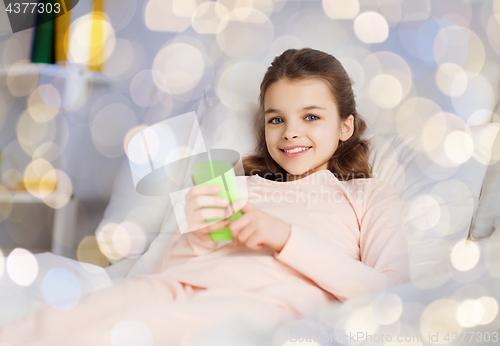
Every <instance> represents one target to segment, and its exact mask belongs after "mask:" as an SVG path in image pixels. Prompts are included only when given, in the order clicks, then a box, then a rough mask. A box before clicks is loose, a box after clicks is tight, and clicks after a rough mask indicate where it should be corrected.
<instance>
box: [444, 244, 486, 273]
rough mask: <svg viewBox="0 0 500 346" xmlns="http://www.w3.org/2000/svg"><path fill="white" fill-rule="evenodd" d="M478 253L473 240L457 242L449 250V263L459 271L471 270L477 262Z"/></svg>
mask: <svg viewBox="0 0 500 346" xmlns="http://www.w3.org/2000/svg"><path fill="white" fill-rule="evenodd" d="M480 254H481V252H480V249H479V246H478V245H477V244H476V243H475V242H472V241H467V242H458V243H457V244H455V246H454V247H453V249H452V251H451V263H452V264H453V266H454V267H455V268H456V269H457V270H459V271H467V270H471V269H472V268H474V267H475V266H476V264H477V263H478V261H479V256H480Z"/></svg>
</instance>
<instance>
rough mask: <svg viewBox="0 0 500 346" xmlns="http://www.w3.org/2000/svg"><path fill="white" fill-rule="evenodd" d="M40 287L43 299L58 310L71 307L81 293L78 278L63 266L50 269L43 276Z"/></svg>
mask: <svg viewBox="0 0 500 346" xmlns="http://www.w3.org/2000/svg"><path fill="white" fill-rule="evenodd" d="M41 289H42V294H43V298H44V299H45V301H46V302H47V303H48V304H49V305H50V306H52V307H53V308H56V309H58V310H71V309H73V308H74V307H75V306H76V304H77V303H78V301H79V300H80V297H81V295H82V286H81V283H80V280H79V279H78V277H77V276H76V275H75V274H74V273H73V272H71V271H70V270H68V269H65V268H52V269H50V270H49V271H48V272H47V273H46V274H45V276H44V277H43V281H42V287H41Z"/></svg>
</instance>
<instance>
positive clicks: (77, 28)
mask: <svg viewBox="0 0 500 346" xmlns="http://www.w3.org/2000/svg"><path fill="white" fill-rule="evenodd" d="M94 20H96V21H99V22H100V25H101V26H102V27H103V28H104V44H103V46H104V47H105V49H104V50H103V56H104V60H105V61H106V59H107V58H108V57H109V56H110V55H111V54H112V53H113V50H114V47H115V43H116V37H115V31H114V29H113V27H112V26H111V24H110V23H109V18H107V15H104V16H103V15H102V13H101V14H100V15H99V16H98V18H97V19H95V18H94V16H93V15H92V14H87V15H83V16H81V17H79V18H77V19H76V20H75V21H74V22H72V23H71V27H70V37H69V40H68V42H69V48H68V58H69V61H71V62H73V63H75V64H85V65H86V64H88V63H89V61H90V59H91V58H93V57H91V56H90V54H89V52H90V47H91V46H92V41H91V38H90V35H91V32H92V23H93V21H94ZM96 54H98V51H97V50H96Z"/></svg>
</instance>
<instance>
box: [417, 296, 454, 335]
mask: <svg viewBox="0 0 500 346" xmlns="http://www.w3.org/2000/svg"><path fill="white" fill-rule="evenodd" d="M457 307H458V302H456V301H455V300H453V299H447V298H442V299H438V300H435V301H433V302H432V303H430V304H429V305H428V306H427V307H426V308H425V310H424V312H423V313H422V316H421V317H420V334H421V335H436V334H439V335H446V333H447V332H449V331H451V330H453V331H454V332H456V333H460V332H461V331H462V330H463V328H462V326H461V325H460V324H459V323H458V321H457V319H456V317H455V311H456V309H457ZM441 342H444V341H443V340H442V339H441Z"/></svg>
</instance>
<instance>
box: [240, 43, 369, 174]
mask: <svg viewBox="0 0 500 346" xmlns="http://www.w3.org/2000/svg"><path fill="white" fill-rule="evenodd" d="M307 78H316V79H319V80H322V81H323V82H325V83H326V85H327V86H328V87H329V88H330V90H331V92H332V95H333V98H334V100H335V103H336V105H337V109H338V113H339V116H340V118H341V119H347V118H348V117H349V115H351V114H352V115H353V116H354V132H353V134H352V136H351V137H350V138H349V139H348V140H346V141H341V140H339V145H338V147H337V150H336V151H335V153H334V154H333V155H332V158H331V159H330V161H329V162H328V169H329V170H330V171H331V172H332V173H333V174H334V175H335V177H337V179H339V180H344V181H347V180H350V179H355V178H370V177H371V173H372V168H371V166H370V164H369V163H368V158H369V155H370V148H369V147H370V144H369V142H368V140H366V139H363V138H362V136H363V134H364V132H365V129H366V123H365V121H364V120H363V118H362V117H361V116H360V115H359V114H358V112H357V111H356V102H355V100H354V93H353V91H352V81H351V78H350V77H349V75H348V74H347V72H346V71H345V69H344V67H343V66H342V64H341V63H340V62H339V61H338V60H337V59H336V58H335V57H333V56H332V55H330V54H327V53H325V52H322V51H319V50H315V49H312V48H302V49H300V50H297V49H288V50H286V51H284V52H283V53H282V54H281V55H280V56H277V57H275V58H274V60H273V62H272V63H271V66H269V67H268V69H267V72H266V74H265V75H264V78H263V80H262V83H261V84H260V96H259V105H260V106H259V109H258V111H257V114H256V117H255V124H254V130H255V133H256V136H257V138H256V139H257V148H256V150H255V155H251V156H247V157H244V158H243V161H242V162H243V167H244V170H245V175H253V174H257V175H259V176H262V177H264V178H266V179H269V180H274V181H287V179H285V177H287V176H288V175H289V173H288V172H286V171H285V170H284V169H283V168H282V167H281V166H280V165H278V164H277V163H276V161H274V159H273V158H272V157H271V155H270V154H269V151H268V150H267V145H266V138H265V120H264V97H265V94H266V91H267V89H268V88H269V86H270V85H271V84H273V83H276V82H279V81H297V80H303V79H307Z"/></svg>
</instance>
